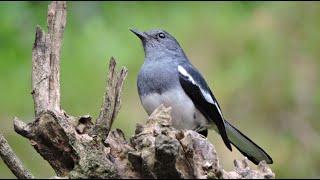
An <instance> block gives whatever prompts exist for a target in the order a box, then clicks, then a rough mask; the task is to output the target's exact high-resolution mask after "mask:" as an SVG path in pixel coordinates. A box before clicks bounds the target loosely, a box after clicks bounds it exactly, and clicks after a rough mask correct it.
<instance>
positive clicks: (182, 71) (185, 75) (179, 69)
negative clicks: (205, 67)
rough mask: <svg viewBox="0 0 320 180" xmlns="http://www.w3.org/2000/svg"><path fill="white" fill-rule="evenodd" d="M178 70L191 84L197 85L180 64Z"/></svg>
mask: <svg viewBox="0 0 320 180" xmlns="http://www.w3.org/2000/svg"><path fill="white" fill-rule="evenodd" d="M178 71H179V73H180V74H182V75H183V76H184V77H187V78H188V79H189V80H190V81H191V82H192V84H194V85H197V83H196V82H195V81H194V79H193V77H192V76H191V75H190V74H189V73H188V72H187V71H186V70H185V69H184V68H183V67H182V66H180V65H179V66H178ZM197 86H198V85H197Z"/></svg>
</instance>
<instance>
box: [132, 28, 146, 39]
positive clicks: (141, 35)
mask: <svg viewBox="0 0 320 180" xmlns="http://www.w3.org/2000/svg"><path fill="white" fill-rule="evenodd" d="M130 31H131V32H133V33H134V34H135V35H137V36H138V37H139V38H140V39H141V40H145V39H146V38H147V35H146V34H145V33H144V32H140V31H138V30H136V29H130Z"/></svg>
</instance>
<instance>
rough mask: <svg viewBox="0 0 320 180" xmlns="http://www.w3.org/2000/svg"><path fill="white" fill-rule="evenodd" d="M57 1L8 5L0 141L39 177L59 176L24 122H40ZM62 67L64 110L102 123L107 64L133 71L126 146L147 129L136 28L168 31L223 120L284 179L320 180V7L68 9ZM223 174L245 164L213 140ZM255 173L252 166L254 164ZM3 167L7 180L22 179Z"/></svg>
mask: <svg viewBox="0 0 320 180" xmlns="http://www.w3.org/2000/svg"><path fill="white" fill-rule="evenodd" d="M48 4H49V2H1V3H0V119H1V125H0V133H2V134H4V136H5V137H6V138H7V140H8V142H9V144H10V145H11V146H12V148H13V150H14V151H15V152H16V153H17V155H18V156H19V157H20V158H21V160H22V162H23V164H24V165H25V166H26V167H27V168H28V169H30V171H31V172H32V173H33V174H34V175H35V176H36V177H38V178H48V177H51V176H53V175H54V172H53V170H52V168H51V167H50V166H49V164H48V163H47V162H46V161H45V160H43V159H42V157H41V156H40V155H39V154H38V153H37V152H36V151H35V150H34V149H33V147H32V146H31V145H30V143H29V142H28V140H27V139H25V138H23V137H21V136H19V135H18V134H16V133H15V132H14V130H13V123H12V120H13V118H14V116H17V117H19V118H21V119H22V120H24V121H25V122H30V121H32V120H33V117H34V113H33V101H32V96H31V94H30V92H31V50H32V45H33V42H34V36H35V27H36V25H37V24H39V25H40V26H41V27H43V28H46V15H47V5H48ZM67 6H68V16H67V25H66V31H65V34H64V40H63V47H62V57H61V58H62V59H61V93H62V96H61V98H62V99H61V101H62V108H63V109H64V110H65V111H66V112H68V113H69V114H71V115H74V116H80V115H84V114H90V115H91V116H92V117H93V118H96V117H97V115H98V113H99V108H100V105H101V103H102V97H103V93H104V87H105V80H106V76H107V67H108V62H109V58H110V57H111V56H114V57H115V58H116V59H117V62H118V64H119V65H120V66H126V67H127V68H128V69H129V75H128V78H127V80H126V81H125V84H124V90H123V96H122V102H123V103H122V108H121V110H120V114H119V116H118V118H117V120H116V121H115V124H114V126H113V128H121V129H122V130H123V131H124V132H125V134H126V137H127V138H130V137H131V136H132V135H133V133H134V130H135V124H136V123H137V122H145V120H146V118H147V115H146V113H145V111H144V110H143V108H142V106H141V104H140V101H139V97H138V93H137V88H136V80H137V74H138V71H139V69H140V66H141V65H142V63H143V58H144V53H143V49H142V46H141V43H140V41H139V39H138V38H137V37H136V36H134V35H133V34H132V33H131V32H130V31H129V28H133V27H134V28H137V29H139V30H143V31H144V30H150V29H152V28H161V29H165V30H166V31H168V32H170V33H171V34H172V35H174V36H175V37H176V38H177V40H178V41H179V42H180V44H181V46H182V47H183V49H184V50H185V52H186V54H187V56H188V57H189V59H190V60H191V61H192V63H193V64H194V65H195V66H196V67H197V68H198V69H199V70H200V71H201V72H202V74H203V76H204V77H205V78H206V80H207V82H208V84H209V86H210V87H211V89H212V90H213V91H214V93H215V96H216V98H217V99H218V101H219V103H220V106H221V108H222V111H223V113H224V116H225V117H226V118H227V119H228V120H229V121H230V122H231V123H232V124H234V125H235V126H236V127H238V128H239V129H240V130H241V131H242V132H243V133H244V134H246V135H247V136H248V137H250V138H251V139H252V140H254V141H255V142H256V143H257V144H259V145H260V146H261V147H263V148H264V149H265V150H266V151H267V152H268V153H269V154H270V155H271V157H272V158H273V160H274V164H273V165H271V168H272V170H273V171H274V172H275V173H276V177H277V178H290V177H293V178H319V177H320V170H319V166H320V155H319V153H320V144H319V142H320V141H319V140H320V133H319V130H320V121H319V117H320V111H319V106H320V69H319V65H320V49H319V47H320V33H319V32H320V20H319V19H320V3H318V2H68V4H67ZM209 139H210V141H211V142H212V143H213V144H214V145H215V146H216V148H217V153H218V154H219V156H220V161H221V164H222V166H223V167H224V168H225V169H226V170H231V169H232V167H233V159H243V156H242V155H241V154H240V153H239V152H238V151H237V150H236V149H235V148H234V150H233V152H230V151H229V150H228V149H227V148H226V147H225V145H224V144H223V142H222V140H221V138H220V136H218V135H217V134H216V133H215V132H213V131H212V132H209ZM251 165H252V166H253V164H251ZM14 177H15V176H14V175H13V174H12V173H11V172H10V171H9V169H8V168H7V167H6V166H5V164H4V163H3V161H2V160H0V178H14Z"/></svg>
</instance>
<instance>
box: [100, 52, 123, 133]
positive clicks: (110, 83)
mask: <svg viewBox="0 0 320 180" xmlns="http://www.w3.org/2000/svg"><path fill="white" fill-rule="evenodd" d="M115 67H116V61H115V59H114V58H113V57H111V59H110V63H109V74H108V80H107V85H106V91H105V95H104V101H103V104H102V106H101V110H100V114H99V117H98V119H97V121H96V126H95V132H94V133H95V134H96V135H98V136H100V137H101V138H102V139H106V137H107V136H108V133H109V131H110V129H111V126H112V123H113V121H114V119H115V118H116V116H117V114H118V112H119V110H120V104H121V100H120V99H121V90H122V86H123V82H124V80H125V78H126V76H127V74H128V70H127V69H126V68H125V67H122V69H121V71H120V73H118V74H117V72H116V70H115Z"/></svg>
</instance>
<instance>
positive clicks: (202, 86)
mask: <svg viewBox="0 0 320 180" xmlns="http://www.w3.org/2000/svg"><path fill="white" fill-rule="evenodd" d="M178 72H179V81H180V84H181V86H182V88H183V90H184V91H185V93H186V94H187V95H188V96H189V97H190V99H191V100H192V101H193V103H194V105H195V107H196V108H197V109H198V110H199V111H200V112H201V113H202V114H203V115H204V117H205V118H206V119H208V120H212V121H214V122H215V124H216V126H217V127H218V130H219V133H220V135H221V137H222V139H223V142H224V143H225V145H226V146H227V147H228V149H229V150H230V151H232V148H231V145H230V141H229V139H228V136H227V133H226V129H225V125H224V119H223V116H222V113H221V110H220V107H219V104H218V102H217V101H216V99H215V97H214V96H213V94H212V92H211V90H210V88H209V87H208V85H207V83H206V82H205V80H204V79H203V77H202V76H201V74H200V73H199V72H198V71H196V70H195V69H194V68H193V67H192V66H191V65H180V66H179V67H178Z"/></svg>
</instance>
